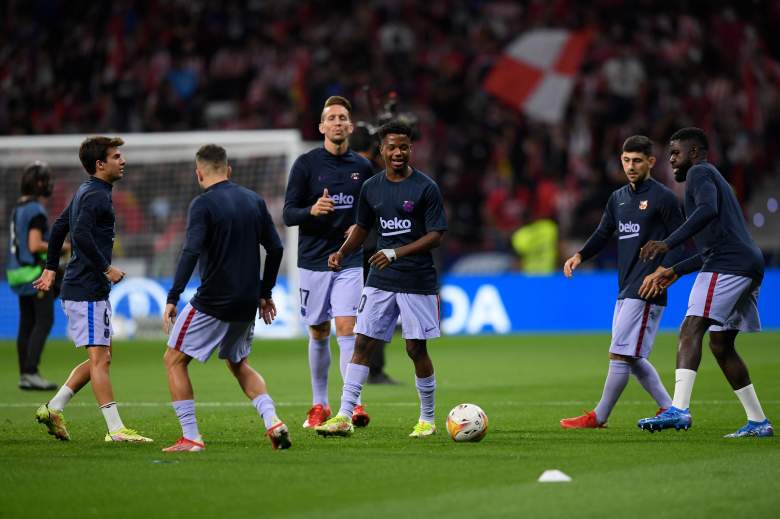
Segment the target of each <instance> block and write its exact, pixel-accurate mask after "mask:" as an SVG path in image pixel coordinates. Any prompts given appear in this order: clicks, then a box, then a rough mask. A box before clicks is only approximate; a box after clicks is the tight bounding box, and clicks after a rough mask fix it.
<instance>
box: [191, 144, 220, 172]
mask: <svg viewBox="0 0 780 519" xmlns="http://www.w3.org/2000/svg"><path fill="white" fill-rule="evenodd" d="M195 159H196V160H197V161H198V162H207V163H209V164H211V165H212V166H213V167H215V168H222V167H225V166H227V151H225V148H223V147H222V146H219V145H217V144H204V145H203V146H201V147H200V149H199V150H198V152H197V153H196V154H195Z"/></svg>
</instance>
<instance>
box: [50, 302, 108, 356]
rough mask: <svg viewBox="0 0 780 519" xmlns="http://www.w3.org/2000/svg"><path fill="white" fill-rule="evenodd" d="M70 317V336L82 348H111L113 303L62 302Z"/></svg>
mask: <svg viewBox="0 0 780 519" xmlns="http://www.w3.org/2000/svg"><path fill="white" fill-rule="evenodd" d="M62 309H63V311H64V312H65V315H66V316H67V317H68V336H69V337H70V338H71V340H72V341H73V342H74V343H75V344H76V347H77V348H78V347H80V346H89V345H95V346H111V335H113V330H112V328H111V303H110V302H108V300H105V301H62Z"/></svg>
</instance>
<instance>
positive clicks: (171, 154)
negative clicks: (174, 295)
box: [0, 130, 304, 337]
mask: <svg viewBox="0 0 780 519" xmlns="http://www.w3.org/2000/svg"><path fill="white" fill-rule="evenodd" d="M106 135H111V136H113V135H114V132H109V133H107V134H106ZM118 136H120V137H121V138H122V139H123V140H124V141H125V144H124V146H122V153H123V155H124V157H125V160H126V161H127V165H126V167H125V177H124V178H123V179H122V180H121V181H120V182H118V183H117V184H116V186H115V188H114V193H113V201H114V210H115V213H116V216H117V224H116V225H117V227H116V230H117V239H116V243H115V245H114V260H113V261H114V263H115V264H116V265H118V266H119V267H120V268H122V269H124V270H125V272H127V274H128V276H127V279H126V280H125V281H123V282H122V283H120V284H118V285H117V286H116V287H114V289H113V290H112V295H111V301H112V304H113V306H114V310H115V314H116V318H115V321H114V322H115V325H116V326H115V328H116V330H115V331H116V332H117V336H119V337H121V336H128V337H132V336H136V335H140V336H144V335H155V334H158V333H159V332H158V330H159V328H160V327H159V316H160V315H161V312H162V308H163V307H164V302H165V299H164V297H163V296H162V295H161V294H165V293H167V290H168V288H169V286H170V281H171V279H172V277H173V273H174V270H175V265H176V259H177V258H178V255H179V251H180V250H181V244H182V241H183V238H184V230H185V225H186V214H187V208H188V206H189V203H190V201H191V200H192V199H193V198H194V197H195V196H196V195H197V194H198V193H200V192H201V190H200V187H199V186H198V184H197V181H196V179H195V174H194V168H195V166H194V161H195V153H196V152H197V150H198V148H200V146H202V145H203V144H208V143H211V144H218V145H220V146H223V147H224V148H225V149H226V150H227V155H228V161H229V163H230V165H231V168H232V176H231V179H232V180H234V181H236V182H237V183H239V184H241V185H243V186H245V187H247V188H249V189H252V190H253V191H256V192H257V193H258V194H260V195H261V196H262V197H263V198H264V199H265V200H266V202H267V204H268V209H269V211H270V212H271V216H272V217H273V219H274V222H275V224H276V226H277V229H278V231H279V234H280V236H281V237H282V240H283V242H284V246H285V253H284V261H283V264H282V268H281V271H280V284H279V288H278V289H277V290H275V291H274V300H275V302H276V304H277V307H278V310H279V320H278V322H277V323H275V324H274V325H273V326H270V327H267V326H265V325H263V326H259V325H258V326H256V331H255V333H256V335H258V336H269V335H270V336H295V335H298V334H300V333H301V329H300V324H299V322H300V321H299V317H298V312H297V302H296V301H297V293H298V276H297V272H298V270H297V266H296V260H297V249H298V232H297V231H298V229H297V227H292V228H288V227H285V226H284V224H283V221H282V209H283V205H284V192H285V188H286V183H287V178H288V174H289V171H290V168H291V166H292V163H293V162H294V161H295V159H296V158H297V157H298V155H300V153H301V152H302V151H303V150H304V143H303V141H302V140H301V135H300V133H299V132H298V131H297V130H250V131H196V132H170V133H126V134H121V133H120V134H118ZM86 137H87V135H84V134H75V135H44V136H10V137H0V188H1V189H0V191H1V192H2V197H1V198H0V205H2V208H0V209H1V210H0V239H2V243H3V244H4V249H5V246H6V245H7V243H8V232H9V222H8V218H9V216H10V213H11V209H12V208H13V206H14V204H15V203H16V199H17V198H18V196H19V181H20V179H21V173H22V170H23V168H24V167H25V166H26V165H27V164H29V163H31V162H33V161H35V160H40V161H43V162H46V163H48V164H49V166H50V167H51V169H52V177H53V180H54V193H53V195H52V197H51V199H49V200H48V201H47V202H46V203H45V205H46V206H47V209H48V211H49V218H50V224H51V222H53V220H54V218H56V216H57V215H58V214H59V213H60V212H61V211H62V210H63V208H64V207H65V205H66V204H67V203H68V201H69V200H70V198H71V196H72V195H73V192H74V191H75V189H76V188H77V187H78V186H79V185H80V184H81V183H82V182H83V181H84V180H85V179H86V178H87V176H86V174H85V172H84V170H83V168H82V166H81V164H80V162H79V158H78V148H79V145H80V144H81V142H82V141H83V140H84V138H86ZM3 252H4V253H3V254H2V257H0V262H2V264H3V269H2V270H3V275H4V271H5V268H4V263H5V261H6V258H5V256H6V255H5V250H4V251H3ZM193 277H194V278H195V277H197V269H196V273H195V275H194V276H193ZM196 286H197V279H195V280H194V282H191V283H190V285H188V290H187V291H185V293H184V294H183V298H184V299H187V298H189V297H191V296H192V294H193V290H194V287H196Z"/></svg>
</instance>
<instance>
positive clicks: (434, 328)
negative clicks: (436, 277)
mask: <svg viewBox="0 0 780 519" xmlns="http://www.w3.org/2000/svg"><path fill="white" fill-rule="evenodd" d="M399 315H400V316H401V329H402V330H403V338H404V339H421V340H426V339H433V338H435V337H439V336H440V335H441V331H440V329H439V321H440V318H441V316H440V303H439V296H438V295H426V294H406V293H403V292H386V291H384V290H379V289H378V288H374V287H365V288H364V289H363V295H362V296H361V297H360V304H359V305H358V314H357V324H356V325H355V333H360V334H363V335H366V336H368V337H371V338H372V339H379V340H381V341H384V342H390V340H391V339H392V338H393V331H394V330H395V325H396V323H397V322H398V316H399Z"/></svg>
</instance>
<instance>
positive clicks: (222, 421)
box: [0, 333, 780, 519]
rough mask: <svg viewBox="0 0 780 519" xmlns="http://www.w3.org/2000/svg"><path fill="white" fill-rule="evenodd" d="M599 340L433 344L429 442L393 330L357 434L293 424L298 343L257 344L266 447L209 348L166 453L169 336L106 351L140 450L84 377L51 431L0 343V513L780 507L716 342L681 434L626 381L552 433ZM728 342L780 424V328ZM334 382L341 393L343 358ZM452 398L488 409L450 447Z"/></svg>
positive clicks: (695, 511)
mask: <svg viewBox="0 0 780 519" xmlns="http://www.w3.org/2000/svg"><path fill="white" fill-rule="evenodd" d="M607 341H608V337H607V336H606V335H576V336H571V335H570V336H565V335H546V336H514V337H471V338H460V337H449V338H445V339H441V340H438V341H434V342H433V343H432V345H431V355H432V357H433V360H434V364H435V367H436V373H437V379H438V392H437V421H438V425H439V430H440V434H438V435H437V436H435V437H432V438H429V439H426V440H423V441H420V440H412V439H410V438H407V434H408V433H409V432H410V431H411V428H412V426H413V424H414V422H415V421H416V419H417V412H418V408H417V395H416V393H415V390H414V382H413V376H412V369H411V363H410V361H408V360H407V359H406V357H405V354H404V353H403V348H402V347H401V344H400V340H399V339H398V338H396V339H395V340H394V342H393V344H392V345H391V346H390V347H389V348H388V371H389V372H390V373H391V375H393V376H394V377H396V378H398V379H400V380H401V381H402V382H403V384H402V385H400V386H396V387H386V386H368V387H367V389H366V390H365V392H364V400H365V402H366V403H367V409H368V411H369V413H370V414H371V418H372V421H371V424H370V426H369V427H368V428H367V429H365V430H358V431H357V432H356V433H355V435H354V436H353V437H352V438H349V439H342V438H327V439H324V438H318V437H316V436H315V435H314V434H313V433H311V432H310V431H304V430H302V429H301V428H300V424H301V423H302V422H303V419H304V415H305V412H306V410H307V408H308V403H309V396H310V389H309V382H308V367H307V361H306V347H305V344H304V343H303V341H269V342H265V341H256V342H255V351H254V353H253V354H252V357H251V358H250V359H251V361H252V364H253V365H254V366H255V367H256V368H257V369H258V370H259V371H260V372H261V373H263V374H264V375H265V377H266V379H267V381H268V383H269V387H270V391H271V395H272V396H273V398H274V400H275V401H276V402H277V403H278V411H279V414H280V416H281V417H282V418H283V419H285V420H286V421H287V423H288V424H289V425H290V426H291V430H292V440H293V448H292V449H290V450H289V451H283V452H277V451H273V450H272V449H271V448H270V444H269V443H268V441H267V439H266V438H264V437H263V435H262V431H261V421H260V420H259V418H258V417H257V415H256V414H255V411H254V409H253V408H252V407H251V405H250V404H249V402H248V401H247V400H246V399H245V397H244V396H243V394H242V393H241V391H240V389H239V388H238V385H237V384H236V383H235V381H234V380H233V379H232V377H231V376H230V375H229V373H228V371H227V369H226V368H225V367H224V366H223V365H222V363H221V362H220V361H218V360H217V359H216V358H215V359H212V361H211V362H209V363H208V364H206V365H205V366H204V365H195V363H193V366H192V369H191V373H192V377H193V382H194V385H195V391H196V399H197V401H198V402H199V404H201V405H199V407H198V420H199V424H200V428H201V432H202V434H203V436H204V439H205V441H206V444H207V450H206V451H205V452H202V453H198V454H175V455H170V454H168V455H163V454H162V453H161V452H160V448H161V447H164V446H166V445H167V444H169V443H171V442H172V441H173V440H175V439H176V438H177V437H178V436H179V435H180V429H179V425H178V422H177V421H176V418H175V415H174V414H173V411H172V410H171V408H170V407H169V406H168V405H167V402H168V400H169V396H168V392H167V386H166V381H165V372H164V369H163V367H162V363H161V357H162V353H163V351H164V348H163V345H162V342H160V343H153V342H140V341H135V342H120V343H117V344H116V346H115V348H114V363H113V366H112V378H113V380H114V388H115V392H116V396H117V399H118V400H119V401H120V403H121V404H123V405H122V408H121V412H122V417H123V419H124V421H125V423H126V424H128V425H129V426H132V427H135V428H137V429H139V430H140V431H141V432H143V433H145V434H148V435H149V436H152V437H153V438H154V439H155V443H154V444H151V445H123V444H106V443H104V442H103V441H102V439H103V435H104V433H105V430H104V427H105V425H104V422H103V418H102V416H101V414H100V413H99V412H98V410H97V409H96V407H95V404H94V399H93V396H92V393H91V391H90V389H89V388H85V390H84V391H82V392H81V394H79V395H77V396H76V397H75V398H74V400H73V401H72V402H71V405H70V406H69V407H68V408H67V409H66V416H67V418H68V421H69V423H70V432H71V436H72V438H73V440H72V441H71V442H58V441H55V440H53V439H52V438H51V437H49V436H48V435H46V434H45V433H44V430H43V428H42V427H41V426H40V425H38V424H37V423H35V421H34V419H33V412H34V410H35V407H36V405H37V404H38V403H40V402H41V401H43V400H45V398H46V395H45V394H40V393H28V392H22V391H20V390H18V389H16V387H15V386H16V382H17V375H16V353H15V349H14V346H13V345H12V344H11V343H10V342H1V343H0V373H2V377H1V378H0V380H2V381H3V384H2V387H0V469H1V470H0V517H3V518H5V517H9V518H10V517H14V518H16V517H41V516H51V517H57V518H58V519H60V518H67V517H78V518H87V517H110V518H112V519H116V518H124V517H128V518H130V517H132V518H136V519H137V518H142V519H143V518H157V517H187V518H194V517H223V516H224V517H247V518H250V517H252V518H255V517H312V516H314V517H336V516H338V517H350V516H368V517H371V518H372V519H375V518H381V517H412V516H416V517H442V516H450V517H453V516H457V517H464V516H468V517H479V518H482V517H519V516H526V517H565V516H575V517H582V516H584V517H605V516H606V517H625V516H630V515H640V514H641V515H649V516H659V517H705V516H710V517H740V516H742V517H747V516H748V515H750V516H759V517H761V516H772V515H774V513H776V512H777V510H778V509H780V494H778V491H777V490H778V479H780V443H779V442H778V440H777V439H775V438H771V439H765V440H756V439H746V440H725V439H722V438H721V436H722V435H723V434H725V433H728V432H731V431H733V430H735V429H737V428H738V427H739V426H741V425H742V424H743V423H744V421H745V417H744V413H743V411H742V408H741V406H740V405H739V403H738V402H737V400H736V397H735V396H734V394H733V393H732V391H731V390H730V388H729V387H728V384H727V383H726V381H725V379H724V378H723V376H722V375H721V373H720V371H719V370H718V368H717V365H716V364H715V362H714V361H713V359H712V356H711V355H709V354H706V355H705V359H704V361H703V363H702V368H701V370H700V371H699V376H698V378H697V381H696V388H695V392H694V402H693V404H692V408H693V416H694V427H693V428H692V429H691V430H690V431H688V432H679V433H676V432H674V431H665V432H662V433H656V434H652V435H651V434H648V433H646V432H643V431H640V430H638V429H637V428H636V425H635V423H636V420H637V418H641V417H644V416H649V415H651V414H652V413H653V412H654V411H655V405H654V403H653V402H652V401H651V400H650V399H649V397H648V396H647V395H645V394H644V393H643V391H642V390H641V388H640V387H639V385H638V384H637V383H636V382H635V381H633V380H632V381H631V382H630V384H629V386H628V388H627V389H626V391H625V393H624V394H623V397H622V399H621V401H620V402H619V403H618V406H617V407H616V408H615V411H614V413H613V415H612V416H611V417H610V421H609V428H608V429H604V430H582V431H564V430H562V429H560V427H559V426H558V420H559V419H560V418H562V417H566V416H573V415H576V414H580V413H581V412H582V411H583V410H585V409H591V408H593V406H594V405H595V403H596V401H597V400H598V398H599V396H600V394H601V387H602V383H603V381H604V376H605V373H606V367H607V359H606V356H607V354H606V349H607V346H606V345H607ZM333 342H334V343H335V341H333ZM738 342H739V350H740V352H741V353H742V355H743V357H744V358H745V360H746V361H747V362H748V365H749V366H750V368H751V375H752V378H753V381H754V383H755V384H756V388H757V391H758V394H759V397H760V398H761V399H762V401H763V404H764V409H765V411H766V413H767V414H768V415H769V416H770V417H774V418H775V419H776V420H780V378H778V372H780V355H778V348H779V347H780V333H763V334H757V335H746V336H744V337H740V338H739V341H738ZM674 352H675V338H674V336H672V335H671V334H662V335H660V336H659V338H658V341H657V344H656V350H655V352H654V354H653V357H652V360H653V361H654V362H655V364H656V366H657V367H658V369H659V372H660V373H661V375H662V377H663V379H664V381H665V383H666V384H667V387H670V388H671V386H672V384H673V368H674V355H675V353H674ZM83 355H84V353H83V352H82V351H77V350H75V349H74V348H72V347H71V346H69V345H68V344H66V343H64V342H56V341H55V342H52V343H51V344H49V345H48V346H47V350H46V352H45V354H44V359H43V366H42V368H43V369H42V370H43V373H44V374H45V375H46V376H47V377H49V378H52V379H54V380H57V381H62V380H64V378H65V377H66V376H67V374H68V372H69V370H70V369H71V367H72V366H73V365H75V364H76V363H77V362H78V361H80V359H82V358H83ZM337 356H338V353H337V350H336V349H335V344H334V359H336V358H337ZM331 381H332V383H331V392H330V395H331V402H332V403H333V404H334V405H335V406H337V401H338V396H339V395H340V377H338V374H337V371H336V367H335V366H334V368H333V369H332V371H331ZM336 382H337V383H336ZM461 402H474V403H477V404H479V405H480V406H482V407H483V409H484V410H485V411H486V413H487V414H488V416H489V418H490V432H489V433H488V435H487V437H486V438H485V440H483V441H482V442H481V443H478V444H456V443H454V442H452V441H451V440H450V439H449V437H448V436H447V435H446V433H445V430H444V417H445V415H446V413H447V412H448V411H449V409H450V408H451V407H453V406H454V405H455V404H458V403H461ZM209 403H210V404H211V405H208V404H209ZM546 469H560V470H562V471H564V472H566V473H567V474H569V475H570V476H571V477H572V478H573V482H571V483H559V484H542V483H538V482H537V481H536V480H537V478H538V477H539V475H540V474H541V473H542V472H543V471H544V470H546ZM772 510H774V511H775V512H772Z"/></svg>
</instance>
